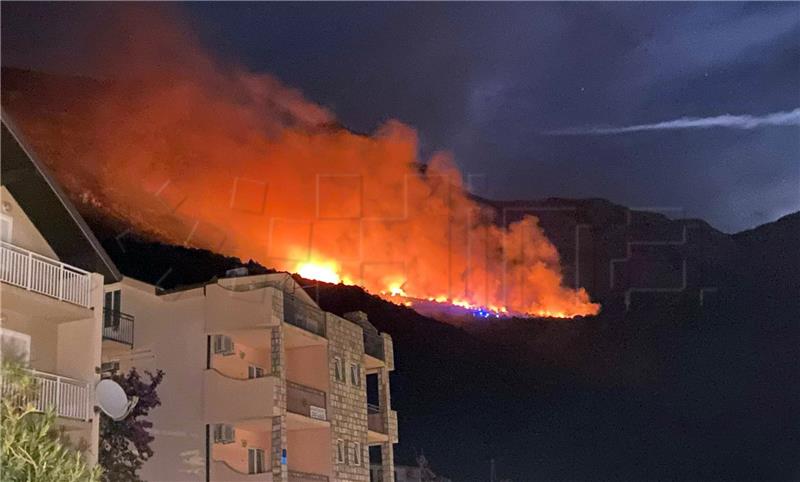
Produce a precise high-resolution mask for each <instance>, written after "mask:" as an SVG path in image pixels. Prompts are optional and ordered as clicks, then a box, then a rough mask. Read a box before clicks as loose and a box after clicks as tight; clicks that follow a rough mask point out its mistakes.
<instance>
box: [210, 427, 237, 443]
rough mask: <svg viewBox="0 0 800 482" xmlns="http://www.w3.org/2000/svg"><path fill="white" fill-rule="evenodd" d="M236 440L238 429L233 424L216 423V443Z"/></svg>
mask: <svg viewBox="0 0 800 482" xmlns="http://www.w3.org/2000/svg"><path fill="white" fill-rule="evenodd" d="M235 441H236V429H234V428H233V425H228V424H225V423H219V424H217V425H214V443H215V444H232V443H233V442H235Z"/></svg>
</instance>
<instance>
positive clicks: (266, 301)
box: [103, 273, 397, 482]
mask: <svg viewBox="0 0 800 482" xmlns="http://www.w3.org/2000/svg"><path fill="white" fill-rule="evenodd" d="M240 274H241V273H240ZM106 299H107V300H109V303H110V305H111V306H112V309H111V310H110V312H111V313H113V315H112V318H114V319H116V320H119V323H117V326H119V327H120V328H119V331H120V333H121V332H123V331H126V330H127V328H123V327H124V325H125V324H126V323H129V324H130V326H131V327H132V330H131V332H132V335H133V336H132V338H131V339H130V340H131V343H130V344H129V345H127V346H126V345H125V344H123V343H117V345H116V346H115V347H110V346H109V349H108V350H106V346H107V345H104V350H103V361H104V362H105V363H104V367H106V368H108V369H116V368H117V367H118V368H119V369H121V370H126V369H127V368H128V367H130V366H136V367H137V368H138V369H139V370H155V369H162V370H164V372H165V378H164V381H163V383H162V384H161V385H160V386H159V397H160V398H161V401H162V406H161V407H159V408H158V409H157V410H154V411H153V412H152V418H151V420H152V422H153V423H154V428H153V432H154V435H155V441H154V443H153V445H152V446H153V449H154V452H155V455H154V457H153V458H151V459H150V461H148V462H147V464H145V466H144V468H143V474H142V476H143V478H144V479H146V480H159V481H189V480H192V481H225V482H235V481H275V482H277V481H291V482H306V481H327V480H331V481H359V482H362V481H363V482H367V481H369V480H370V463H371V461H370V450H369V448H370V447H380V449H377V448H376V449H374V450H373V452H379V453H380V457H379V459H380V461H376V460H373V461H372V463H379V464H381V465H382V466H383V467H385V468H386V472H387V473H393V448H392V444H394V443H396V442H397V414H396V412H394V411H393V410H392V409H391V402H390V401H391V396H390V386H389V373H390V372H391V371H392V370H393V369H394V360H393V350H392V340H391V338H390V337H389V336H388V335H387V334H381V333H378V331H377V330H376V329H375V328H374V327H373V326H372V325H371V324H370V323H369V321H368V320H367V317H366V315H364V314H363V313H361V312H355V313H348V314H347V315H346V317H339V316H336V315H334V314H332V313H327V312H324V311H322V310H321V309H320V308H319V306H317V304H316V303H314V301H313V300H312V299H311V297H309V295H308V294H307V293H306V292H305V291H304V290H303V288H302V287H300V286H299V285H298V284H297V283H296V282H295V280H294V279H293V278H292V277H291V276H290V275H288V274H287V273H276V274H266V275H252V276H251V275H245V276H235V277H226V278H223V279H219V280H213V281H210V282H208V283H203V284H200V285H196V286H189V287H184V288H180V289H176V290H172V291H168V292H164V291H159V290H158V289H156V287H154V286H152V285H149V284H146V283H143V282H140V281H136V280H134V279H131V278H124V279H123V280H122V281H121V282H119V283H115V284H110V285H108V286H107V287H106ZM125 341H129V340H125ZM368 385H369V386H370V387H371V388H372V390H368ZM376 458H378V457H377V456H376ZM384 480H391V479H384Z"/></svg>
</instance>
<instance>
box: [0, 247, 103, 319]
mask: <svg viewBox="0 0 800 482" xmlns="http://www.w3.org/2000/svg"><path fill="white" fill-rule="evenodd" d="M0 281H3V282H5V283H8V284H11V285H14V286H19V287H20V288H24V289H26V290H30V291H35V292H36V293H41V294H43V295H45V296H50V297H52V298H56V299H58V300H63V301H67V302H69V303H73V304H76V305H79V306H85V307H87V308H88V307H89V273H88V272H87V271H84V270H82V269H80V268H76V267H74V266H70V265H68V264H66V263H62V262H61V261H58V260H56V259H52V258H48V257H47V256H42V255H41V254H37V253H34V252H32V251H28V250H27V249H23V248H20V247H19V246H14V245H13V244H10V243H6V242H3V243H2V246H0Z"/></svg>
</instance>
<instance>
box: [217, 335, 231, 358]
mask: <svg viewBox="0 0 800 482" xmlns="http://www.w3.org/2000/svg"><path fill="white" fill-rule="evenodd" d="M214 353H219V354H222V355H225V356H227V355H233V340H231V337H229V336H226V335H214Z"/></svg>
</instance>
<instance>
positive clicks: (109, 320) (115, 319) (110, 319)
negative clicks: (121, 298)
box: [103, 308, 134, 346]
mask: <svg viewBox="0 0 800 482" xmlns="http://www.w3.org/2000/svg"><path fill="white" fill-rule="evenodd" d="M133 322H134V317H133V315H129V314H127V313H123V312H121V311H117V310H111V309H108V308H103V339H105V340H111V341H118V342H120V343H124V344H126V345H130V346H133Z"/></svg>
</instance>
